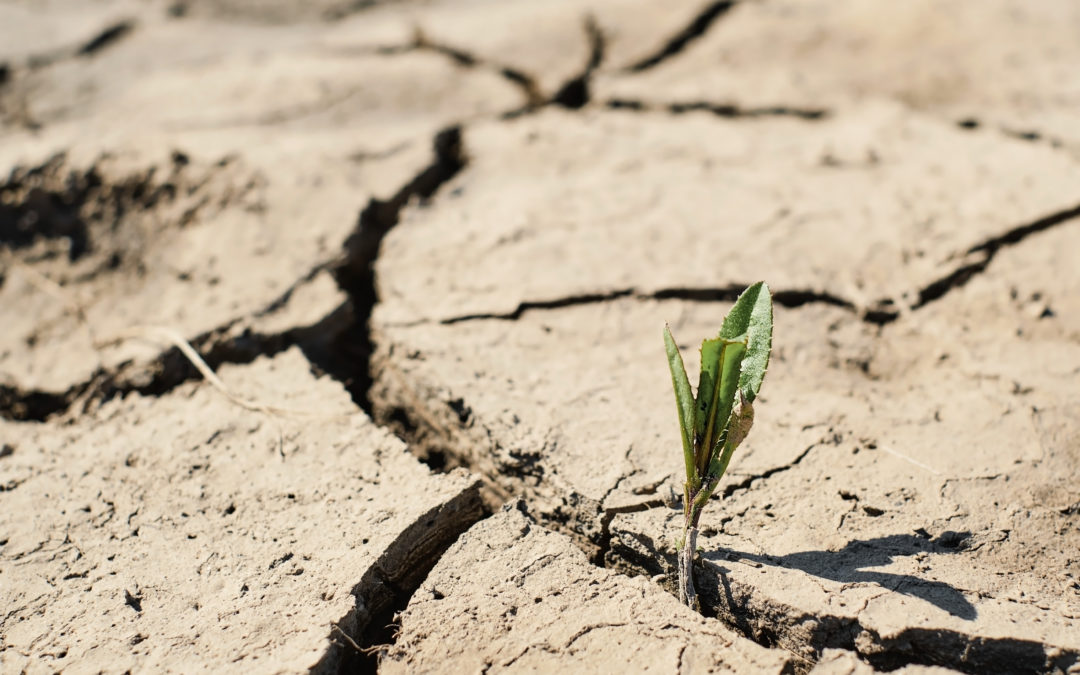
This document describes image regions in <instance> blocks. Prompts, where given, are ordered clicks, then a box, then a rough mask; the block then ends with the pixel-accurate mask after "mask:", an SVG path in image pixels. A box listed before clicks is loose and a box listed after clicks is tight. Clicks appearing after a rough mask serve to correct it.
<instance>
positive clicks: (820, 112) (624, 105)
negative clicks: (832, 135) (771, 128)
mask: <svg viewBox="0 0 1080 675" xmlns="http://www.w3.org/2000/svg"><path fill="white" fill-rule="evenodd" d="M604 105H605V106H606V107H608V108H610V109H611V110H628V111H633V112H660V113H668V114H671V115H685V114H686V113H691V112H708V113H712V114H713V115H716V116H717V117H723V118H726V119H760V118H765V117H793V118H795V119H800V120H805V121H808V122H817V121H820V120H823V119H826V118H827V117H828V116H829V115H830V114H831V113H830V111H829V109H827V108H803V107H798V106H790V105H779V104H778V105H768V106H755V107H750V108H747V107H743V106H741V105H739V104H738V103H714V102H711V101H676V102H673V103H655V102H650V101H644V100H641V99H628V98H613V99H609V100H608V101H607V102H605V103H604Z"/></svg>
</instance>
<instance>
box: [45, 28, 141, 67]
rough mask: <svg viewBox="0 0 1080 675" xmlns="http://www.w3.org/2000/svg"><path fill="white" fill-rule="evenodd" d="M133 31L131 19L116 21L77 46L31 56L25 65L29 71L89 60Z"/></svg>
mask: <svg viewBox="0 0 1080 675" xmlns="http://www.w3.org/2000/svg"><path fill="white" fill-rule="evenodd" d="M134 29H135V22H134V21H133V20H131V19H124V20H122V21H117V22H116V23H113V24H110V25H108V26H106V27H105V28H103V29H102V30H101V31H99V32H98V33H97V35H95V36H94V37H92V38H90V39H89V40H87V41H86V42H84V43H82V44H80V45H78V46H73V47H60V48H58V49H54V50H53V51H50V52H45V53H43V54H36V55H33V56H31V57H30V58H28V59H27V62H26V65H27V67H28V68H29V69H30V70H37V69H39V68H46V67H48V66H51V65H53V64H54V63H58V62H60V61H63V60H64V59H72V58H89V57H91V56H94V55H96V54H98V53H99V52H101V51H103V50H105V49H106V48H108V47H111V46H113V45H114V44H116V43H117V42H119V41H120V40H121V39H123V38H124V37H127V36H128V35H129V34H130V33H131V32H132V31H133V30H134Z"/></svg>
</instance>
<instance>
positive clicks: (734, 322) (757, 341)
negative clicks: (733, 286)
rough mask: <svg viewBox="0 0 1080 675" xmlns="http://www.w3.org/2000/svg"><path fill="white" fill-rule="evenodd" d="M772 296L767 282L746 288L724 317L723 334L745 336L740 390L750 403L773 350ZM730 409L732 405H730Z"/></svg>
mask: <svg viewBox="0 0 1080 675" xmlns="http://www.w3.org/2000/svg"><path fill="white" fill-rule="evenodd" d="M772 318H773V316H772V295H771V294H770V293H769V287H768V285H767V284H766V283H765V282H764V281H759V282H757V283H756V284H754V285H753V286H751V287H749V288H747V289H746V290H745V291H743V292H742V295H740V296H739V298H738V300H736V301H735V304H734V306H732V308H731V311H730V312H728V315H727V316H726V317H724V323H723V326H721V328H720V337H721V338H727V339H729V340H730V339H735V338H737V337H740V336H743V335H745V336H746V355H745V356H744V357H743V359H742V372H741V374H740V375H739V390H740V391H742V393H743V396H745V397H746V400H747V401H749V402H750V403H753V402H754V399H755V398H757V395H758V392H759V391H760V390H761V382H762V380H764V379H765V371H766V370H767V369H768V368H769V353H770V352H771V351H772ZM729 410H730V408H729Z"/></svg>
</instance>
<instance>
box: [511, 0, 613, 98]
mask: <svg viewBox="0 0 1080 675" xmlns="http://www.w3.org/2000/svg"><path fill="white" fill-rule="evenodd" d="M584 27H585V39H586V40H587V41H588V43H589V57H588V59H587V60H586V61H585V68H584V70H582V72H581V73H580V74H578V75H576V76H574V77H572V78H570V79H569V80H567V81H566V83H565V84H564V85H563V86H562V87H560V88H559V90H558V91H557V92H555V94H554V95H553V96H552V97H551V100H550V101H548V102H549V103H551V104H554V105H560V106H562V107H564V108H569V109H570V110H578V109H580V108H583V107H585V105H586V104H588V102H589V99H590V94H589V81H590V80H591V79H592V74H593V72H594V71H595V70H596V69H597V68H599V67H600V64H602V63H603V62H604V52H605V50H606V47H607V41H606V40H605V38H604V33H603V32H602V31H601V30H600V26H599V25H598V24H597V23H596V19H595V18H593V16H592V15H587V16H586V17H585V26H584ZM522 112H530V111H528V110H524V111H511V112H509V113H507V114H506V115H504V117H506V118H512V117H515V116H517V115H519V114H521V113H522Z"/></svg>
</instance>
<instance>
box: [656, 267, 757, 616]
mask: <svg viewBox="0 0 1080 675" xmlns="http://www.w3.org/2000/svg"><path fill="white" fill-rule="evenodd" d="M664 346H665V347H666V349H667V358H668V365H669V366H670V368H671V383H672V386H673V387H674V388H675V403H676V404H677V405H678V409H679V427H680V430H681V432H682V447H683V459H684V461H685V463H686V484H685V486H684V491H683V515H684V516H685V519H684V521H683V536H682V539H681V540H680V541H679V543H678V547H677V548H678V553H679V599H680V600H681V601H682V602H684V603H685V604H687V605H688V606H690V607H693V608H695V609H699V608H698V603H697V593H696V592H695V591H694V577H693V563H694V553H695V549H696V547H697V533H698V521H699V520H700V519H701V511H702V509H704V508H705V504H706V503H708V501H709V498H710V497H711V496H712V494H713V491H714V490H715V489H716V486H717V484H718V483H719V482H720V478H721V477H722V476H723V475H724V472H725V471H727V467H728V463H729V462H730V461H731V456H732V454H734V452H735V448H737V447H739V444H740V443H742V442H743V440H744V439H745V438H746V434H747V433H748V432H749V431H750V426H751V425H752V424H753V423H754V399H755V398H757V395H758V392H759V391H760V390H761V382H762V380H764V379H765V371H766V369H767V368H768V367H769V353H770V352H771V351H772V296H771V295H770V294H769V287H768V286H767V285H766V284H765V282H764V281H759V282H758V283H756V284H754V285H753V286H751V287H749V288H747V289H746V290H745V291H743V292H742V295H740V296H739V298H738V300H736V301H735V305H734V306H733V307H732V308H731V311H730V312H728V314H727V316H726V317H724V323H723V324H722V325H721V328H720V334H719V335H718V336H716V337H715V338H712V339H707V340H705V341H703V342H702V343H701V376H700V377H699V379H698V388H697V397H696V398H695V397H694V394H693V393H692V392H691V390H690V379H689V378H688V377H687V376H686V366H684V365H683V360H682V355H681V354H680V353H679V348H678V346H677V345H676V344H675V339H674V338H673V337H671V330H670V329H669V328H668V327H667V326H665V327H664Z"/></svg>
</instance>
